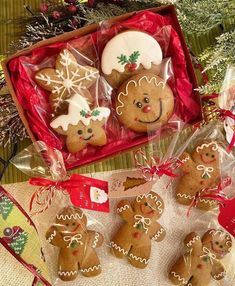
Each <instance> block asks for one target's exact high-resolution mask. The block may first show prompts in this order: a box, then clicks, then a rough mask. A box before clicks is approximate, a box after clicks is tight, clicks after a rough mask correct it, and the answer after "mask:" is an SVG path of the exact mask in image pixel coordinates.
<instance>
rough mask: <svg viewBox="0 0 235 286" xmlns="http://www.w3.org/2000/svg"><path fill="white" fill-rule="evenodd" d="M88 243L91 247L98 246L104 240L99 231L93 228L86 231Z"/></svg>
mask: <svg viewBox="0 0 235 286" xmlns="http://www.w3.org/2000/svg"><path fill="white" fill-rule="evenodd" d="M87 235H88V244H89V246H91V247H92V248H96V247H100V246H101V245H102V244H103V242H104V237H103V235H102V234H101V233H99V232H97V231H93V230H88V231H87Z"/></svg>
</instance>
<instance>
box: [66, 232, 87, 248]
mask: <svg viewBox="0 0 235 286" xmlns="http://www.w3.org/2000/svg"><path fill="white" fill-rule="evenodd" d="M63 239H64V241H65V242H69V245H68V246H67V248H70V246H71V245H72V243H73V242H77V244H79V245H83V242H82V241H81V239H82V235H81V234H75V235H66V236H64V238H63Z"/></svg>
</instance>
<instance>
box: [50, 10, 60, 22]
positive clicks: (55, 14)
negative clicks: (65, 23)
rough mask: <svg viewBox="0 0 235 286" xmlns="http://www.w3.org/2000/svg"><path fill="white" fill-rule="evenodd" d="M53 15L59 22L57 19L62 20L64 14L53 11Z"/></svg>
mask: <svg viewBox="0 0 235 286" xmlns="http://www.w3.org/2000/svg"><path fill="white" fill-rule="evenodd" d="M51 15H52V17H53V18H54V19H56V20H57V19H60V17H61V16H62V13H61V12H59V11H53V12H52V14H51Z"/></svg>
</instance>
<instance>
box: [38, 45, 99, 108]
mask: <svg viewBox="0 0 235 286" xmlns="http://www.w3.org/2000/svg"><path fill="white" fill-rule="evenodd" d="M98 76H99V71H98V70H97V69H96V68H93V67H90V66H81V65H79V64H78V63H77V60H76V58H75V57H74V56H73V54H72V53H71V52H70V51H69V50H67V49H64V50H62V51H61V53H60V54H59V55H58V57H57V59H56V63H55V68H45V69H42V70H40V71H39V72H37V73H36V75H35V80H36V82H37V83H38V84H39V85H40V86H41V87H43V88H44V89H46V90H48V91H50V92H51V95H50V103H51V106H52V109H53V110H54V111H55V112H56V113H58V111H61V110H63V107H64V100H65V99H68V98H70V97H71V96H72V95H73V94H75V93H78V94H80V95H82V96H84V97H86V98H87V99H88V101H89V102H90V103H92V102H93V99H92V96H91V94H90V92H89V91H88V88H89V87H90V86H92V85H93V84H94V82H95V81H96V80H97V78H98Z"/></svg>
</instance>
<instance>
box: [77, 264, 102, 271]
mask: <svg viewBox="0 0 235 286" xmlns="http://www.w3.org/2000/svg"><path fill="white" fill-rule="evenodd" d="M99 269H101V265H100V264H99V265H95V266H92V267H89V268H83V269H81V272H91V271H94V270H99Z"/></svg>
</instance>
